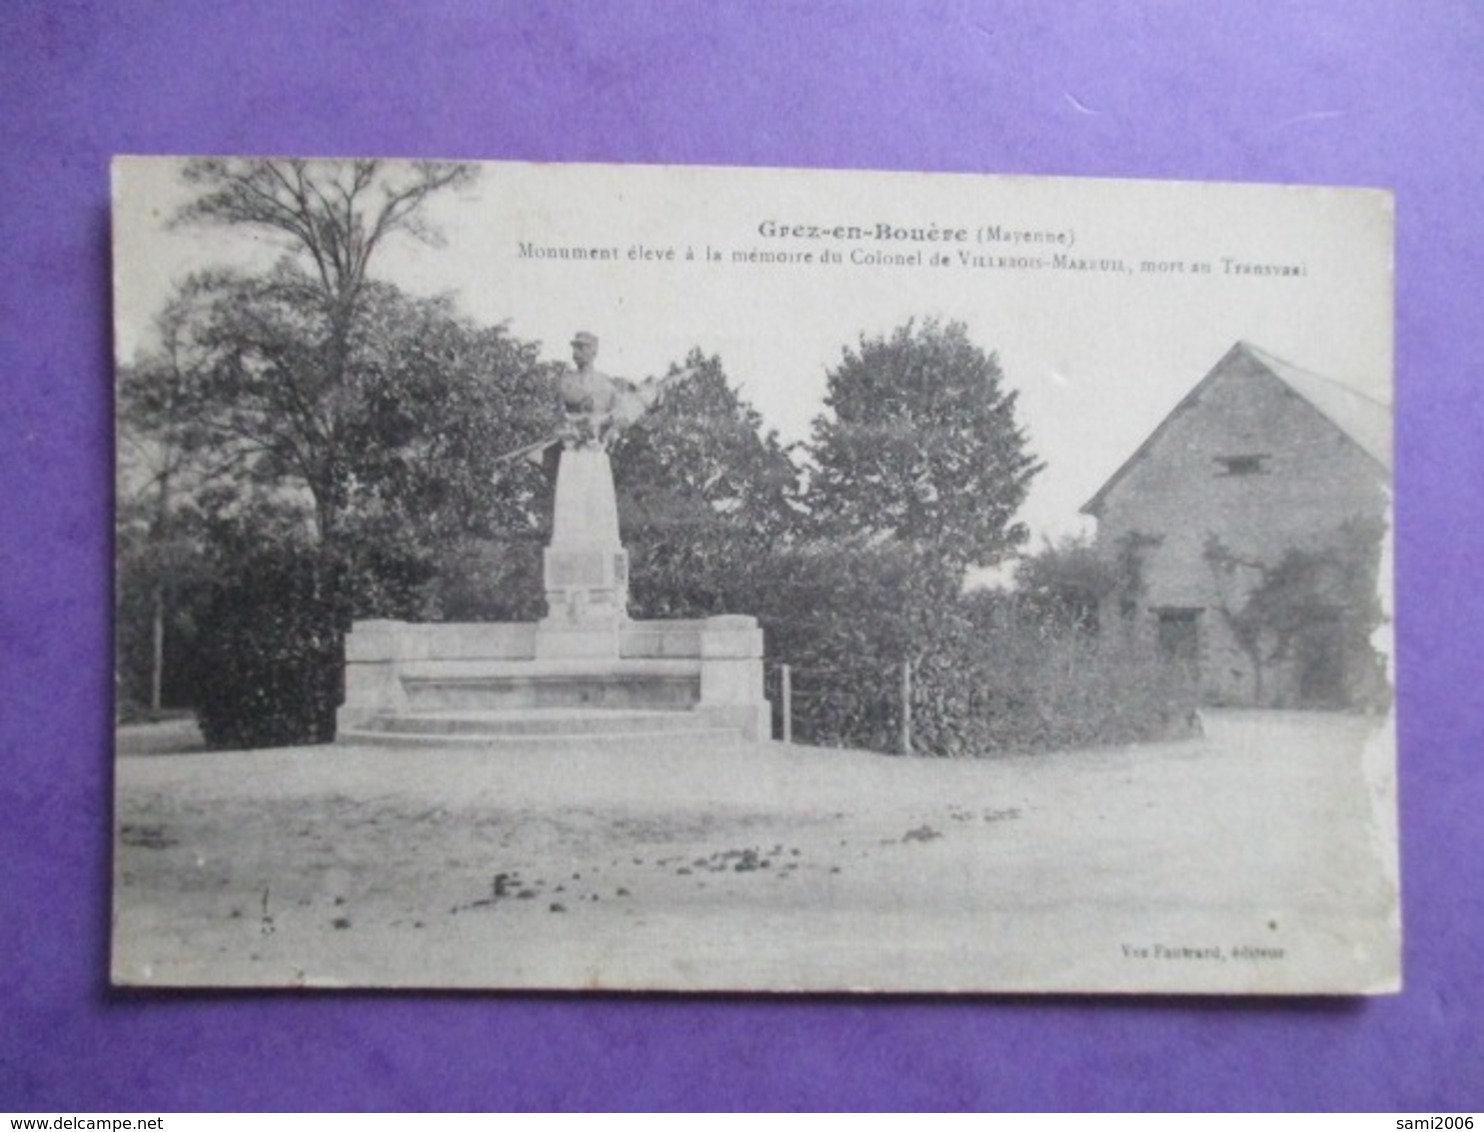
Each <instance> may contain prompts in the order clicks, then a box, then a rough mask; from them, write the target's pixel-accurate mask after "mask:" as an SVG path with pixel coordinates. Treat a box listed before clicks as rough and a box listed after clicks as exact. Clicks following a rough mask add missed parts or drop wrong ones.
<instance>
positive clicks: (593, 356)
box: [557, 330, 695, 449]
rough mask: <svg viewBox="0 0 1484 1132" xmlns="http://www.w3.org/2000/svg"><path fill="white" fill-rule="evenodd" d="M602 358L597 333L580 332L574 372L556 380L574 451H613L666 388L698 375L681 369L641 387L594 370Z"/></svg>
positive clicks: (566, 437) (574, 345)
mask: <svg viewBox="0 0 1484 1132" xmlns="http://www.w3.org/2000/svg"><path fill="white" fill-rule="evenodd" d="M597 357H598V338H597V335H595V334H590V333H588V332H587V331H586V330H583V331H579V332H578V333H577V334H576V335H575V336H574V337H573V339H572V366H573V368H572V369H569V370H565V371H563V373H562V375H561V376H560V377H559V378H557V391H558V392H559V393H560V394H561V398H562V408H563V410H564V411H565V412H566V414H567V419H566V423H565V424H564V426H563V428H562V433H561V440H562V442H563V443H564V445H565V446H566V447H569V448H605V449H606V448H610V447H612V445H613V442H614V441H615V440H617V439H618V437H619V435H620V434H621V433H622V432H623V431H624V429H626V428H628V427H629V426H630V425H631V424H633V423H634V422H635V421H637V420H639V418H640V417H642V416H644V414H645V413H647V412H648V411H649V410H650V409H652V408H654V406H655V405H656V404H657V403H658V401H659V399H660V398H661V397H662V396H664V394H665V391H666V390H668V389H670V388H672V387H674V386H675V385H678V384H679V383H680V382H682V381H684V380H685V379H686V378H688V377H690V376H691V374H692V373H694V372H695V370H694V368H692V369H687V370H682V371H681V372H679V373H675V374H671V375H670V376H669V377H660V378H654V377H652V378H650V379H648V380H647V381H644V382H642V383H640V384H637V385H636V384H635V383H634V382H632V381H629V380H627V379H626V378H622V377H612V376H610V375H609V374H606V373H600V372H599V371H598V370H596V369H594V368H593V362H594V361H596V360H597Z"/></svg>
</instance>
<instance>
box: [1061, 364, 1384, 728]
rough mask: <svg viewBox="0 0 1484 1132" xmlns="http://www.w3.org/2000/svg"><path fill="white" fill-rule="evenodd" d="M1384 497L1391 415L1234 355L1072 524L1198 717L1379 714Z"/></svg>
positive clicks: (1122, 611)
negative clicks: (1110, 574)
mask: <svg viewBox="0 0 1484 1132" xmlns="http://www.w3.org/2000/svg"><path fill="white" fill-rule="evenodd" d="M1390 484H1391V411H1390V408H1389V407H1388V406H1386V405H1384V404H1382V403H1380V402H1378V401H1375V400H1372V399H1371V398H1369V397H1366V396H1364V395H1362V394H1360V393H1357V392H1356V391H1354V390H1352V389H1350V388H1348V387H1346V386H1344V385H1341V384H1339V383H1337V382H1334V381H1331V380H1329V379H1327V378H1323V377H1320V376H1318V375H1317V374H1312V373H1307V372H1305V371H1303V370H1300V369H1297V368H1296V367H1294V366H1291V365H1289V364H1287V363H1286V362H1283V361H1280V360H1279V359H1277V358H1274V357H1272V356H1271V355H1269V354H1266V353H1264V352H1263V351H1262V350H1259V349H1257V348H1256V347H1254V346H1251V345H1248V344H1247V343H1245V342H1239V343H1238V344H1237V345H1235V346H1233V347H1232V348H1231V350H1229V351H1228V352H1227V354H1226V355H1225V356H1224V357H1223V358H1222V359H1221V360H1220V361H1219V362H1217V364H1216V366H1215V368H1213V369H1212V370H1211V372H1210V373H1208V374H1207V375H1206V376H1205V377H1204V378H1203V379H1202V380H1201V381H1200V382H1199V383H1198V384H1197V385H1196V386H1195V388H1194V389H1192V390H1191V391H1190V392H1189V393H1188V394H1187V395H1186V396H1185V398H1184V399H1183V400H1182V401H1181V402H1180V403H1179V404H1178V405H1176V406H1175V408H1174V410H1173V411H1172V412H1171V413H1170V414H1169V416H1167V417H1166V418H1165V419H1164V420H1163V421H1162V422H1161V423H1160V425H1159V427H1158V428H1156V429H1155V430H1154V431H1153V432H1152V433H1151V434H1150V435H1149V437H1148V439H1146V440H1145V441H1144V443H1143V444H1141V445H1140V446H1139V448H1138V449H1137V450H1136V451H1135V452H1134V453H1133V454H1132V455H1131V456H1130V457H1129V458H1128V459H1127V460H1126V461H1125V462H1124V463H1123V465H1122V466H1121V467H1120V468H1119V469H1118V470H1117V471H1116V472H1114V474H1113V476H1112V478H1111V479H1109V480H1108V482H1107V483H1105V484H1104V485H1103V487H1102V489H1101V490H1099V491H1098V493H1097V494H1096V495H1094V496H1093V497H1092V499H1091V500H1089V501H1088V502H1087V504H1086V505H1085V506H1084V507H1083V508H1082V511H1083V512H1084V513H1085V514H1088V515H1091V516H1093V517H1094V518H1096V520H1097V546H1098V548H1099V551H1100V552H1101V553H1103V554H1105V555H1108V556H1110V557H1112V558H1115V559H1116V560H1117V561H1118V562H1120V564H1121V566H1122V573H1123V577H1124V579H1125V585H1124V587H1123V588H1122V590H1121V592H1120V593H1119V594H1118V595H1116V596H1115V598H1113V599H1110V604H1111V605H1115V606H1116V607H1117V608H1116V614H1117V615H1121V617H1122V619H1123V623H1124V624H1125V625H1126V626H1129V627H1132V629H1133V630H1134V631H1135V632H1139V633H1144V634H1147V635H1148V637H1149V639H1150V640H1152V641H1153V642H1154V643H1155V644H1156V645H1157V647H1158V648H1159V650H1160V651H1161V652H1162V653H1163V654H1164V655H1165V656H1166V657H1167V658H1170V659H1172V660H1173V661H1175V662H1177V663H1180V664H1182V665H1183V666H1185V667H1186V668H1187V670H1188V671H1189V673H1190V674H1191V676H1192V678H1194V679H1197V680H1198V681H1199V684H1200V690H1201V696H1202V699H1203V700H1204V701H1205V702H1206V703H1211V704H1232V705H1243V706H1261V707H1324V708H1359V707H1376V706H1382V705H1384V704H1385V703H1386V702H1387V701H1388V700H1389V687H1388V685H1387V682H1386V675H1385V669H1384V663H1383V661H1382V658H1381V657H1380V656H1379V655H1378V654H1377V653H1376V652H1375V650H1374V649H1373V648H1372V646H1371V637H1372V634H1373V633H1374V632H1375V630H1376V629H1377V628H1378V626H1379V625H1380V624H1381V623H1382V621H1383V614H1382V607H1381V604H1380V602H1379V600H1378V596H1377V577H1378V572H1379V570H1380V567H1381V556H1382V554H1383V553H1385V552H1386V547H1388V546H1389V541H1388V540H1387V538H1386V534H1387V524H1388V521H1389V514H1390V510H1389V509H1390ZM1113 613H1114V611H1113V610H1109V611H1107V612H1105V614H1104V618H1103V623H1104V624H1105V625H1108V624H1112V623H1115V617H1114V615H1113Z"/></svg>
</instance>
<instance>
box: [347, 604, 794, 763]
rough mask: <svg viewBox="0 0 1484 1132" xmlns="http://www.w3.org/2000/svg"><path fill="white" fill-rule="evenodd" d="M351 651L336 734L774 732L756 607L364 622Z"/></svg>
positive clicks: (568, 738)
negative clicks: (702, 612) (615, 617)
mask: <svg viewBox="0 0 1484 1132" xmlns="http://www.w3.org/2000/svg"><path fill="white" fill-rule="evenodd" d="M603 642H610V643H611V645H612V647H611V649H607V648H605V647H603V644H602V643H603ZM345 651H346V670H345V703H344V705H343V706H342V707H341V708H340V711H339V716H338V721H337V722H338V728H337V733H338V738H339V740H340V741H342V742H356V743H365V742H382V743H397V744H408V745H439V746H457V747H468V746H479V745H484V746H494V747H499V746H509V747H517V746H520V747H529V748H537V749H539V748H543V747H551V746H555V745H560V744H572V743H583V742H587V743H592V744H603V745H605V746H606V745H613V744H618V745H624V746H635V747H640V748H642V747H643V746H644V745H645V744H649V743H653V742H656V741H662V740H674V741H687V742H715V741H726V742H736V741H739V740H740V741H754V742H755V741H758V740H763V739H767V738H769V737H770V734H771V718H772V717H771V711H770V708H769V705H768V701H767V699H766V698H765V697H764V695H763V672H762V651H763V641H762V630H760V629H759V628H758V627H757V622H756V621H755V620H754V619H753V618H751V617H745V616H726V617H710V618H706V619H704V620H695V621H620V622H617V623H615V624H611V625H599V626H593V625H592V624H591V623H587V624H585V625H579V624H572V623H565V624H564V623H562V622H560V621H558V622H557V623H556V624H554V625H553V624H551V623H550V619H548V621H543V622H539V623H528V624H443V625H438V624H412V623H408V622H401V621H358V622H356V624H355V627H354V629H353V631H352V632H351V633H350V635H349V636H348V637H347V638H346V650H345Z"/></svg>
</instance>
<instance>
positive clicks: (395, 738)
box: [336, 721, 747, 754]
mask: <svg viewBox="0 0 1484 1132" xmlns="http://www.w3.org/2000/svg"><path fill="white" fill-rule="evenodd" d="M698 722H699V721H692V724H693V726H692V727H691V728H690V729H677V728H673V727H670V728H664V729H659V730H650V731H644V730H614V731H591V730H577V731H544V732H521V731H500V730H489V731H483V732H476V731H433V730H429V731H404V730H391V729H387V728H372V727H369V726H368V727H362V728H354V729H349V730H343V731H341V732H339V733H338V734H337V735H336V741H337V742H339V743H363V744H367V745H370V746H392V747H404V748H414V749H437V748H442V749H445V750H447V749H457V750H498V751H510V752H512V753H514V752H518V751H530V752H539V753H544V754H557V753H565V752H568V751H594V750H602V751H612V752H615V753H625V754H647V753H651V752H654V751H657V750H676V749H678V748H684V749H687V750H694V751H697V752H703V751H704V752H715V751H729V750H735V749H739V748H741V747H744V746H746V745H747V744H746V743H745V741H744V740H743V739H742V738H741V736H739V735H738V734H737V733H736V732H735V731H731V730H724V729H721V728H716V727H707V726H704V725H701V726H694V724H696V723H698Z"/></svg>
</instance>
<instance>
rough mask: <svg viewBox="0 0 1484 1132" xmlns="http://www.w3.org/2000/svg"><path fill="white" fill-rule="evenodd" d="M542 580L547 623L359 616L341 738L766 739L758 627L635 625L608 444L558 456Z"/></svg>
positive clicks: (748, 621)
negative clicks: (412, 620)
mask: <svg viewBox="0 0 1484 1132" xmlns="http://www.w3.org/2000/svg"><path fill="white" fill-rule="evenodd" d="M545 583H546V605H547V609H548V613H547V616H546V618H545V619H544V620H542V621H539V622H532V623H529V624H474V625H415V624H410V623H407V622H402V621H357V622H356V623H355V626H354V628H353V630H352V631H351V633H350V635H349V636H348V637H347V638H346V643H345V703H344V706H342V707H341V708H340V712H339V715H338V717H337V728H336V731H337V736H338V738H339V739H340V740H341V741H344V742H362V743H364V742H395V743H402V744H408V743H437V744H444V745H455V746H468V745H471V744H479V743H483V744H486V745H521V746H527V747H531V746H536V747H539V746H543V745H546V746H550V745H552V744H554V743H567V742H585V743H589V744H596V743H599V742H601V743H603V744H604V745H605V746H606V745H614V744H620V743H626V744H640V745H642V744H644V743H646V742H650V743H652V742H658V741H661V740H665V739H673V738H685V739H687V740H688V741H692V742H694V741H699V740H700V739H702V738H724V739H727V740H729V741H733V742H735V741H737V740H748V741H753V742H756V741H758V740H761V739H767V738H769V737H770V734H771V727H772V714H771V711H770V710H769V707H768V701H767V700H766V699H765V698H764V696H763V633H762V630H761V629H759V628H758V627H757V622H756V621H755V620H754V619H753V618H751V617H743V616H730V617H708V618H706V619H705V620H701V621H631V620H629V617H628V604H629V556H628V553H627V552H626V551H625V550H624V548H623V546H622V544H621V543H620V541H619V529H618V505H617V503H616V501H615V496H614V491H613V470H612V468H611V467H610V465H609V460H608V454H607V453H606V452H604V451H603V450H602V449H599V448H582V447H578V448H574V449H569V450H566V451H563V452H562V456H561V463H560V465H559V468H558V472H557V483H556V502H555V506H554V511H553V515H552V538H551V545H550V546H548V547H547V548H546V562H545Z"/></svg>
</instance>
